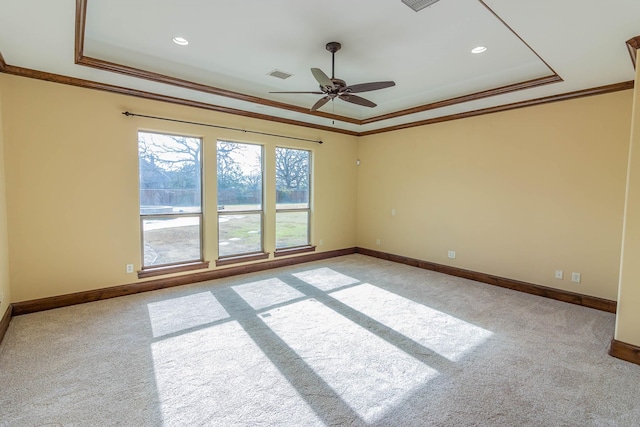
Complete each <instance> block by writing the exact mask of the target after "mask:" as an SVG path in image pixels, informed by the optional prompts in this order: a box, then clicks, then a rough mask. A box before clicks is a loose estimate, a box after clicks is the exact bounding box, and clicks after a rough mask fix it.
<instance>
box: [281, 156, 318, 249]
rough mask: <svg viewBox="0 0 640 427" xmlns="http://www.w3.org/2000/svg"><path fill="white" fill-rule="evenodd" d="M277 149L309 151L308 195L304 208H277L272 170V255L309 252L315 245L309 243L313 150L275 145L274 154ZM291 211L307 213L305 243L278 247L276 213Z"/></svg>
mask: <svg viewBox="0 0 640 427" xmlns="http://www.w3.org/2000/svg"><path fill="white" fill-rule="evenodd" d="M278 149H285V150H297V151H306V152H307V153H309V159H308V163H307V165H308V174H307V183H308V184H307V186H308V197H307V199H308V200H307V207H306V208H290V209H286V208H278V185H277V173H276V172H275V171H274V179H276V196H275V198H276V200H275V205H276V211H275V212H276V213H275V218H274V220H275V224H276V226H275V228H274V230H273V231H274V233H273V234H274V240H275V241H274V248H275V253H274V255H275V256H276V257H277V256H282V255H290V254H294V253H302V252H309V251H314V250H315V246H314V245H312V244H311V219H312V212H311V205H312V203H311V200H312V197H313V190H312V188H313V170H312V168H313V166H312V165H313V150H308V149H305V148H295V147H285V146H278V145H277V146H276V147H275V151H274V154H275V153H276V152H277V151H278ZM292 212H306V213H307V243H306V244H303V245H295V246H284V247H278V225H277V224H278V214H279V213H292Z"/></svg>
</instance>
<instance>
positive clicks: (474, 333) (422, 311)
mask: <svg viewBox="0 0 640 427" xmlns="http://www.w3.org/2000/svg"><path fill="white" fill-rule="evenodd" d="M330 295H331V297H333V298H335V299H337V300H338V301H340V302H342V303H343V304H346V305H348V306H349V307H351V308H353V309H354V310H358V311H359V312H361V313H363V314H365V315H367V316H369V317H371V318H372V319H374V320H376V321H378V322H380V323H382V324H383V325H385V326H387V327H389V328H391V329H393V330H394V331H396V332H399V333H400V334H402V335H404V336H406V337H407V338H410V339H411V340H413V341H415V342H417V343H418V344H420V345H422V346H424V347H426V348H428V349H430V350H433V351H435V352H436V353H438V354H440V355H441V356H444V357H446V358H447V359H449V360H451V361H453V362H456V361H458V360H460V359H461V358H462V357H463V356H464V355H465V354H467V353H469V352H470V351H471V350H473V349H474V348H475V347H477V346H478V345H480V344H482V343H483V342H484V341H485V340H486V339H487V338H489V337H490V336H491V335H493V333H492V332H491V331H488V330H486V329H483V328H481V327H479V326H475V325H473V324H471V323H468V322H465V321H464V320H460V319H458V318H456V317H453V316H451V315H449V314H446V313H443V312H441V311H438V310H434V309H433V308H430V307H427V306H425V305H422V304H418V303H417V302H414V301H412V300H410V299H408V298H404V297H401V296H400V295H397V294H394V293H392V292H389V291H386V290H384V289H381V288H379V287H377V286H374V285H371V284H369V283H365V284H362V285H358V286H354V287H352V288H348V289H343V290H340V291H336V292H332V293H331V294H330Z"/></svg>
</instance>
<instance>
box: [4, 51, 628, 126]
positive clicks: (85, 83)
mask: <svg viewBox="0 0 640 427" xmlns="http://www.w3.org/2000/svg"><path fill="white" fill-rule="evenodd" d="M0 73H6V74H11V75H15V76H20V77H27V78H32V79H37V80H45V81H48V82H54V83H61V84H66V85H71V86H77V87H82V88H86V89H96V90H101V91H106V92H111V93H117V94H120V95H129V96H135V97H138V98H144V99H150V100H154V101H160V102H169V103H172V104H176V105H183V106H186V107H194V108H201V109H205V110H209V111H216V112H219V113H226V114H233V115H238V116H243V117H249V118H253V119H258V120H268V121H271V122H277V123H284V124H288V125H293V126H302V127H306V128H310V129H318V130H323V131H327V132H335V133H340V134H344V135H350V136H358V137H359V136H368V135H375V134H378V133H385V132H392V131H396V130H401V129H409V128H412V127H418V126H426V125H430V124H435V123H442V122H447V121H451V120H458V119H464V118H469V117H475V116H482V115H485V114H491V113H498V112H501V111H509V110H515V109H518V108H525V107H532V106H536V105H542V104H548V103H552V102H558V101H567V100H570V99H575V98H583V97H586V96H593V95H604V94H607V93H612V92H618V91H622V90H628V89H633V88H634V81H633V80H631V81H627V82H621V83H615V84H611V85H606V86H598V87H595V88H589V89H583V90H579V91H574V92H569V93H561V94H557V95H551V96H546V97H543V98H536V99H530V100H527V101H521V102H515V103H512V104H505V105H497V106H495V107H489V108H483V109H480V110H472V111H467V112H464V113H458V114H451V115H448V116H442V117H435V118H432V119H426V120H419V121H415V122H410V123H405V124H401V125H396V126H389V127H385V128H380V129H375V130H371V131H366V132H354V131H349V130H345V129H340V128H334V127H330V126H323V125H317V124H314V123H307V122H303V121H299V120H291V119H284V118H281V117H277V116H270V115H267V114H257V113H252V112H249V111H244V110H238V109H235V108H229V107H224V106H221V105H215V104H208V103H205V102H199V101H192V100H189V99H184V98H177V97H173V96H168V95H162V94H157V93H151V92H145V91H141V90H137V89H130V88H126V87H122V86H115V85H110V84H107V83H100V82H94V81H91V80H83V79H77V78H75V77H68V76H63V75H59V74H53V73H46V72H43V71H37V70H31V69H28V68H22V67H15V66H13V65H9V64H6V63H5V62H4V60H3V59H2V53H0Z"/></svg>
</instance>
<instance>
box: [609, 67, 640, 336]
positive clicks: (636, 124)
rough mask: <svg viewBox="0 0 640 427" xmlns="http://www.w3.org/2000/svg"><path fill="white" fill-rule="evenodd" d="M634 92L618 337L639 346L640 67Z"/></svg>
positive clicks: (617, 325) (617, 323) (637, 71)
mask: <svg viewBox="0 0 640 427" xmlns="http://www.w3.org/2000/svg"><path fill="white" fill-rule="evenodd" d="M638 58H640V55H639V56H638ZM637 64H639V65H640V62H637ZM634 91H635V95H634V102H633V124H632V127H631V132H630V135H631V148H630V150H629V173H628V176H627V198H626V205H625V222H624V238H623V248H622V261H621V264H620V290H619V292H620V293H619V295H618V313H617V316H616V333H615V339H617V340H618V341H622V342H625V343H628V344H633V345H635V346H639V347H640V309H638V307H640V261H639V260H640V66H639V67H637V69H636V85H635V89H634Z"/></svg>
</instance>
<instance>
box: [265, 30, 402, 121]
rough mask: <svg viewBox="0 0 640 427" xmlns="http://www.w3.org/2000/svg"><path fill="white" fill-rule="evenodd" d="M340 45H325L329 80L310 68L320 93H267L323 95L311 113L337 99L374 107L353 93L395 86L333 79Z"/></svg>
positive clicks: (392, 83) (319, 71) (330, 43)
mask: <svg viewBox="0 0 640 427" xmlns="http://www.w3.org/2000/svg"><path fill="white" fill-rule="evenodd" d="M341 47H342V45H341V44H340V43H338V42H329V43H327V45H326V49H327V50H328V51H329V52H331V78H329V77H328V76H327V75H326V74H325V73H324V72H323V71H322V70H321V69H320V68H312V69H311V73H312V74H313V77H315V78H316V80H317V81H318V83H319V84H320V90H321V92H318V91H315V92H269V93H311V94H316V95H324V96H323V97H322V98H320V99H319V100H318V102H316V103H315V104H313V106H312V107H311V111H316V110H317V109H319V108H320V107H322V106H323V105H324V104H326V103H327V102H329V101H331V100H333V99H335V98H339V99H342V100H343V101H347V102H350V103H352V104H358V105H362V106H365V107H372V108H373V107H375V106H376V104H375V103H373V102H371V101H369V100H368V99H364V98H362V97H360V96H357V95H354V93H361V92H369V91H371V90H378V89H384V88H388V87H391V86H395V85H396V84H395V82H392V81H386V82H370V83H361V84H357V85H351V86H347V82H345V81H344V80H341V79H337V78H335V75H334V74H335V56H336V52H337V51H339V50H340V48H341Z"/></svg>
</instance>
